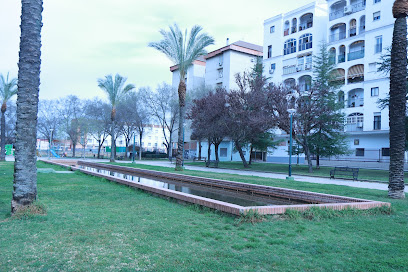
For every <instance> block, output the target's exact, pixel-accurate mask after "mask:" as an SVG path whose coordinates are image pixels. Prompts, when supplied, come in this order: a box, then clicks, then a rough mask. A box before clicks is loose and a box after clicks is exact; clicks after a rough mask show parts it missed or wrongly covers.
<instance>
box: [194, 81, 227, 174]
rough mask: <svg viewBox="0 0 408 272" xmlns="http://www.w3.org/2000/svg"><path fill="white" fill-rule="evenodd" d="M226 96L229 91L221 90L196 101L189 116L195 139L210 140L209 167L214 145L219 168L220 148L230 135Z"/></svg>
mask: <svg viewBox="0 0 408 272" xmlns="http://www.w3.org/2000/svg"><path fill="white" fill-rule="evenodd" d="M226 96H227V91H226V90H225V89H222V88H219V89H217V90H216V91H215V92H210V93H209V94H208V95H207V96H205V97H203V98H201V99H195V100H193V106H192V108H191V110H190V112H189V114H188V118H189V119H191V120H192V124H191V128H192V130H193V135H194V137H196V138H200V139H207V140H208V154H207V167H208V166H209V162H210V156H211V145H212V144H213V145H214V147H215V161H216V166H218V163H219V161H220V159H219V152H218V150H219V146H220V144H221V143H222V141H223V139H224V137H225V136H226V135H227V134H228V128H227V125H226V124H227V123H228V121H229V120H228V110H227V108H226V107H225V104H226Z"/></svg>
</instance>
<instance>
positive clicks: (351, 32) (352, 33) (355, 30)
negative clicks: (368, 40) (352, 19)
mask: <svg viewBox="0 0 408 272" xmlns="http://www.w3.org/2000/svg"><path fill="white" fill-rule="evenodd" d="M356 35H357V29H356V28H352V29H350V30H349V37H353V36H356Z"/></svg>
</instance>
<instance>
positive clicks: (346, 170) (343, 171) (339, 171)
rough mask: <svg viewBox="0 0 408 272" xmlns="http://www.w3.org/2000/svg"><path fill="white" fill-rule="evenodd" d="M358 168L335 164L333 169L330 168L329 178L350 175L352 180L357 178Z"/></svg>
mask: <svg viewBox="0 0 408 272" xmlns="http://www.w3.org/2000/svg"><path fill="white" fill-rule="evenodd" d="M358 170H359V168H352V167H339V166H336V167H334V169H332V170H330V178H331V179H332V178H334V176H335V175H336V176H338V175H341V176H350V177H351V176H352V177H353V180H357V178H358Z"/></svg>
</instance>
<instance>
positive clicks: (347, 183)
mask: <svg viewBox="0 0 408 272" xmlns="http://www.w3.org/2000/svg"><path fill="white" fill-rule="evenodd" d="M136 163H137V164H146V165H155V166H164V167H174V164H173V163H170V162H168V161H142V162H138V161H137V162H136ZM185 169H188V170H195V171H202V172H214V173H227V174H236V175H242V176H256V177H264V178H276V179H286V177H287V175H283V174H275V173H265V172H257V171H248V170H233V169H219V168H205V167H199V166H190V165H186V166H185ZM293 177H294V178H295V180H296V181H304V182H310V183H319V184H334V185H344V186H350V187H356V188H365V189H377V190H383V191H388V184H386V183H378V182H361V181H351V180H350V181H349V180H342V179H330V178H320V177H308V176H297V175H293ZM405 192H407V193H408V186H405Z"/></svg>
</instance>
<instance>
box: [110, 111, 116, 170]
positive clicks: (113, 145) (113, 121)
mask: <svg viewBox="0 0 408 272" xmlns="http://www.w3.org/2000/svg"><path fill="white" fill-rule="evenodd" d="M112 111H113V110H112ZM115 151H116V146H115V120H113V118H112V124H111V154H110V159H109V161H110V162H115Z"/></svg>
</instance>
